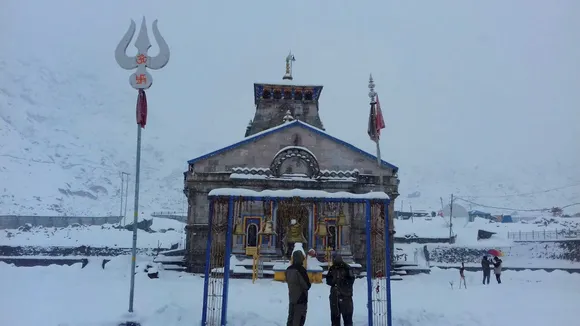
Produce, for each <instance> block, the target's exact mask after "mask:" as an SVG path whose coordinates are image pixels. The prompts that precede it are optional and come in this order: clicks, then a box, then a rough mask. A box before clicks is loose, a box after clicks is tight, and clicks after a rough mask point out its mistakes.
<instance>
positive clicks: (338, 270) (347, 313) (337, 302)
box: [326, 254, 355, 326]
mask: <svg viewBox="0 0 580 326" xmlns="http://www.w3.org/2000/svg"><path fill="white" fill-rule="evenodd" d="M354 279H355V277H354V274H353V271H352V269H351V268H350V266H349V265H348V264H347V263H345V262H344V261H343V260H342V257H341V256H340V255H339V254H336V255H335V256H334V261H333V264H332V266H330V268H329V269H328V273H327V275H326V284H328V285H330V297H329V299H330V320H331V325H332V326H340V316H341V315H342V320H343V321H344V326H353V325H352V314H353V312H354V306H353V302H352V285H353V283H354Z"/></svg>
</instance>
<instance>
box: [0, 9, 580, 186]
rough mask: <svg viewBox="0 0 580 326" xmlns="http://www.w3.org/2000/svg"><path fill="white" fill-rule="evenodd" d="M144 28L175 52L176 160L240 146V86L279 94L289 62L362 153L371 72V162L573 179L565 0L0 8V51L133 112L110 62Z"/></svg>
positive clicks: (171, 84) (577, 16)
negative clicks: (378, 154) (133, 31)
mask: <svg viewBox="0 0 580 326" xmlns="http://www.w3.org/2000/svg"><path fill="white" fill-rule="evenodd" d="M27 3H29V4H27ZM142 15H145V16H147V18H148V19H149V21H148V23H149V24H150V23H151V22H152V20H153V19H154V18H158V19H159V28H160V31H161V33H162V35H164V36H165V38H166V40H167V42H168V43H169V45H170V47H171V50H172V56H171V61H170V62H169V64H168V65H167V67H166V68H165V69H163V70H161V71H154V72H152V74H153V76H154V79H155V82H154V85H153V87H152V88H151V90H150V92H149V100H150V112H151V115H150V122H149V126H150V128H151V129H153V130H155V128H158V127H156V125H157V126H163V128H164V130H163V132H162V133H160V135H163V136H164V137H167V139H168V143H175V142H179V141H183V140H184V139H187V141H188V142H190V143H191V144H190V145H188V146H190V151H191V152H190V154H187V155H185V156H188V157H189V158H193V157H195V156H198V155H200V154H203V153H204V152H206V151H208V150H212V149H215V148H216V147H218V146H221V145H225V144H228V143H231V142H233V141H236V140H239V139H240V138H241V137H243V135H244V131H245V127H246V124H247V122H248V121H249V120H250V119H251V118H253V114H254V110H255V108H254V106H253V98H252V97H253V83H254V82H276V81H280V80H281V77H282V76H283V74H284V59H285V56H286V55H287V54H288V51H289V50H292V52H293V53H294V54H295V57H296V62H295V63H294V77H295V79H294V81H295V83H297V84H300V83H303V84H320V85H323V86H324V90H323V92H322V95H321V107H320V115H321V118H322V120H323V123H324V125H325V127H326V129H327V131H328V132H330V133H332V134H333V135H336V136H338V137H339V138H342V139H345V140H347V141H351V142H353V143H354V144H355V145H358V146H360V147H363V148H364V149H366V150H368V151H371V152H372V151H373V148H374V147H373V143H372V142H371V141H370V140H368V137H367V135H366V124H367V119H368V102H369V101H368V96H367V93H368V89H367V83H368V76H369V73H371V72H372V74H373V76H374V78H375V82H376V85H377V86H376V91H377V92H378V93H379V95H380V99H381V104H382V108H383V112H384V115H385V120H386V123H387V128H386V130H385V131H384V134H383V135H384V136H383V140H382V142H381V147H382V151H383V156H384V157H383V158H384V159H386V160H388V161H390V162H392V163H394V164H396V165H399V166H400V167H401V170H402V171H403V170H404V168H405V166H410V165H412V164H414V165H417V164H419V166H420V164H425V165H431V164H440V165H454V164H455V165H458V166H464V167H467V168H468V167H470V166H475V165H486V164H487V165H489V164H496V165H497V168H498V169H499V168H501V169H504V170H513V171H515V170H518V169H520V168H521V167H523V166H528V165H533V166H534V167H535V168H537V169H543V168H546V169H552V170H554V171H553V172H552V173H564V174H566V176H565V177H566V178H568V179H575V180H580V175H579V174H580V172H578V171H580V144H579V140H580V90H579V86H580V1H578V0H551V1H541V0H510V1H499V0H498V1H495V0H494V1H491V0H490V1H474V0H473V1H466V0H464V1H459V0H457V1H447V0H445V1H443V0H438V1H410V0H405V1H339V0H332V1H330V0H326V1H323V0H317V1H300V0H294V1H191V0H190V1H177V0H172V1H146V0H140V1H118V0H115V1H113V0H101V1H78V0H77V1H75V0H69V1H62V0H57V1H41V0H37V1H27V0H18V1H16V0H3V1H1V3H0V38H1V39H2V44H3V46H2V47H3V49H0V51H2V52H4V51H6V52H5V53H11V54H20V55H22V56H30V55H35V56H38V57H41V58H43V60H46V62H47V63H49V64H53V65H54V66H55V67H56V66H57V65H58V64H61V63H63V62H66V63H67V64H69V65H72V66H77V67H83V68H82V69H85V70H86V71H87V72H88V73H91V74H94V75H95V76H97V77H98V78H99V79H100V80H101V82H102V83H106V84H110V86H111V87H110V89H107V90H103V92H113V91H114V92H118V93H122V92H127V94H128V95H127V103H130V105H129V107H128V108H127V109H128V110H129V111H131V112H132V110H134V104H133V102H134V93H133V92H132V90H131V89H130V86H129V85H128V82H127V79H128V76H129V74H130V72H127V71H124V70H121V69H120V68H119V67H118V66H117V64H116V63H115V61H114V56H113V50H114V48H115V46H116V45H117V43H118V41H119V40H120V38H121V37H122V35H123V34H124V33H125V31H126V29H127V28H128V26H129V19H130V18H133V19H135V20H136V21H137V23H140V19H141V16H142ZM149 26H150V25H149ZM150 37H151V38H152V34H151V33H150ZM152 43H153V44H154V46H153V48H152V49H151V52H150V53H152V54H154V53H156V51H157V48H156V45H155V42H153V40H152ZM129 51H131V53H134V51H135V50H134V48H133V46H130V48H129ZM79 69H81V68H79ZM0 78H1V76H0ZM103 96H106V95H103ZM117 110H118V109H117ZM131 114H132V113H131ZM112 118H114V117H112ZM208 122H209V123H208ZM209 135H215V137H213V138H212V137H210V136H209ZM168 146H169V145H168ZM421 161H422V162H423V163H421ZM418 162H419V163H418ZM558 162H559V163H560V164H564V165H565V166H566V167H567V168H566V169H563V170H562V171H561V172H558V170H557V169H558V168H557V167H558V166H559V165H558ZM560 166H561V165H560ZM572 167H574V168H572ZM574 171H575V172H574ZM415 172H417V171H415ZM419 172H420V171H419ZM574 174H575V175H574Z"/></svg>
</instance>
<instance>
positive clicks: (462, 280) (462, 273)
mask: <svg viewBox="0 0 580 326" xmlns="http://www.w3.org/2000/svg"><path fill="white" fill-rule="evenodd" d="M462 283H463V287H464V288H466V289H467V284H466V283H465V264H464V263H461V268H459V288H460V289H461V284H462Z"/></svg>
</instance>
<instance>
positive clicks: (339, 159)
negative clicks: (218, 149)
mask: <svg viewBox="0 0 580 326" xmlns="http://www.w3.org/2000/svg"><path fill="white" fill-rule="evenodd" d="M296 138H299V146H304V147H306V148H308V149H309V150H310V151H311V152H312V153H314V155H315V156H316V159H317V160H318V164H319V165H320V169H322V170H325V169H326V170H351V169H354V168H356V169H358V170H359V171H360V173H362V174H375V175H377V174H378V173H377V172H378V171H377V170H378V167H377V162H376V160H374V159H372V158H369V157H366V156H364V155H362V154H358V153H356V152H354V151H353V150H351V149H349V148H347V147H346V146H344V145H342V144H339V143H337V142H334V141H332V140H330V139H328V138H325V137H322V136H320V135H318V134H316V133H314V132H312V131H309V130H307V129H305V128H303V127H301V126H300V125H295V126H293V127H290V128H287V129H284V130H280V131H278V132H275V133H271V134H269V135H267V136H265V137H262V138H258V139H256V140H255V141H253V142H250V143H247V144H244V145H241V146H239V147H237V148H235V149H232V150H230V151H227V152H224V153H221V154H218V155H215V156H213V157H211V158H208V159H207V160H202V161H199V162H196V163H195V164H194V166H193V171H194V172H222V171H230V170H231V168H232V167H250V168H251V167H255V168H258V167H264V168H267V167H269V166H270V163H271V162H272V159H273V158H274V156H275V155H276V153H277V152H278V151H279V150H280V149H282V148H284V147H287V146H294V145H295V142H296ZM381 171H382V173H384V174H385V175H386V176H393V171H392V170H391V169H386V168H385V169H382V170H381Z"/></svg>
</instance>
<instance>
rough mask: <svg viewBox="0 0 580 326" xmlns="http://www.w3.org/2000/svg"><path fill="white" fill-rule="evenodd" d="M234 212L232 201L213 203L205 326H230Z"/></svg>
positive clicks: (210, 212)
mask: <svg viewBox="0 0 580 326" xmlns="http://www.w3.org/2000/svg"><path fill="white" fill-rule="evenodd" d="M233 208H234V199H233V197H230V198H229V199H224V198H216V199H210V206H209V221H208V224H209V234H208V238H207V248H206V256H205V278H204V285H203V311H202V317H201V325H202V326H225V325H226V323H227V311H228V309H227V303H228V285H229V274H230V273H229V271H230V259H229V257H230V256H231V251H232V249H231V248H232V228H233V226H232V224H233V223H232V222H233V219H232V215H233Z"/></svg>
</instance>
